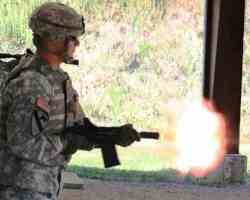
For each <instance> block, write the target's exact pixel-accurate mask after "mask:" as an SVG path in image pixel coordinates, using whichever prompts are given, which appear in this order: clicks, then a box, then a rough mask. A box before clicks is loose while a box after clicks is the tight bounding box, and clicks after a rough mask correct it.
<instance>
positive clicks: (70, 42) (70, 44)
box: [65, 37, 80, 58]
mask: <svg viewBox="0 0 250 200" xmlns="http://www.w3.org/2000/svg"><path fill="white" fill-rule="evenodd" d="M79 44H80V42H79V40H78V39H77V38H76V37H70V38H67V39H66V42H65V46H66V49H67V56H68V57H70V58H73V57H74V53H75V51H76V47H78V46H79Z"/></svg>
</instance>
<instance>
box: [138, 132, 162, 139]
mask: <svg viewBox="0 0 250 200" xmlns="http://www.w3.org/2000/svg"><path fill="white" fill-rule="evenodd" d="M140 135H141V138H145V139H155V140H158V139H159V138H160V133H158V132H147V131H143V132H140Z"/></svg>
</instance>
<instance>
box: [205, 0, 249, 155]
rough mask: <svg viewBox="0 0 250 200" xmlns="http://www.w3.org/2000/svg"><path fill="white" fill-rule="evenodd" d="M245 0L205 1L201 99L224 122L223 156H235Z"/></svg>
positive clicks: (237, 140) (239, 102)
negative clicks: (224, 120)
mask: <svg viewBox="0 0 250 200" xmlns="http://www.w3.org/2000/svg"><path fill="white" fill-rule="evenodd" d="M244 13H245V0H237V1H236V0H207V4H206V36H205V57H204V81H203V96H204V97H205V98H207V99H209V100H212V101H213V102H214V103H215V105H216V107H217V109H218V110H219V111H220V112H222V113H224V114H225V117H226V120H227V127H226V139H227V153H239V127H240V105H241V80H242V57H243V35H244Z"/></svg>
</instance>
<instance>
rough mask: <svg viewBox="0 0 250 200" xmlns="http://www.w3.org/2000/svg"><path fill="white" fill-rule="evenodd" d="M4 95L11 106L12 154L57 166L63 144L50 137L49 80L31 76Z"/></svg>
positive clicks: (23, 77)
mask: <svg viewBox="0 0 250 200" xmlns="http://www.w3.org/2000/svg"><path fill="white" fill-rule="evenodd" d="M4 93H5V94H4V96H5V98H4V100H5V105H8V110H7V112H6V113H8V114H7V121H6V135H7V141H8V145H9V148H10V150H11V151H12V153H14V154H15V155H17V156H19V157H21V158H25V159H28V160H31V161H35V162H39V163H43V164H52V163H53V162H56V159H58V155H59V154H60V152H61V150H62V148H63V142H62V141H61V138H60V137H59V136H58V135H50V136H49V135H48V134H47V133H46V131H47V129H46V124H47V123H48V120H49V104H48V102H49V100H50V96H51V93H52V87H51V85H50V84H49V82H48V81H47V79H46V78H45V77H43V76H42V75H40V74H39V73H35V72H27V73H25V74H24V75H21V77H20V78H18V79H15V80H13V81H12V82H11V83H10V84H9V85H8V87H7V88H6V90H5V91H4ZM52 160H54V161H52Z"/></svg>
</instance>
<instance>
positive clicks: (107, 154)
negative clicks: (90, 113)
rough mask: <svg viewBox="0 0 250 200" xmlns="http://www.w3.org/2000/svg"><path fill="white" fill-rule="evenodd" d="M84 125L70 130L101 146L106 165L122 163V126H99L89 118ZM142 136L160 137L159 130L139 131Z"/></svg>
mask: <svg viewBox="0 0 250 200" xmlns="http://www.w3.org/2000/svg"><path fill="white" fill-rule="evenodd" d="M84 122H85V123H84V125H79V126H74V127H71V128H69V129H68V130H69V131H70V132H73V133H74V134H79V135H83V136H85V137H86V138H87V139H88V140H89V141H90V142H91V143H93V144H95V145H97V147H100V148H101V152H102V157H103V161H104V167H105V168H109V167H113V166H117V165H120V161H119V158H118V155H117V151H116V147H115V145H116V141H117V135H118V134H117V133H118V132H120V129H121V127H98V126H95V125H94V124H92V123H91V122H90V121H89V119H88V118H84ZM138 133H139V135H140V137H141V138H145V139H156V140H157V139H159V133H158V132H147V131H143V132H138Z"/></svg>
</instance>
